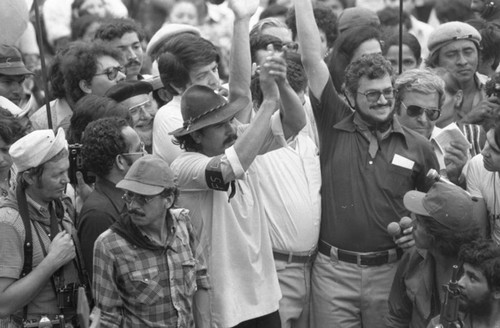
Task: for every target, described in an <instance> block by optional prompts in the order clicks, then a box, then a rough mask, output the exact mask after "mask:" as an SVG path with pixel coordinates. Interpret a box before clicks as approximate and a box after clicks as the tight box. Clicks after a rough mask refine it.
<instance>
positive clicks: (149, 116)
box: [105, 80, 158, 153]
mask: <svg viewBox="0 0 500 328" xmlns="http://www.w3.org/2000/svg"><path fill="white" fill-rule="evenodd" d="M152 92H153V86H152V85H151V83H148V82H144V81H135V80H133V81H123V82H122V83H118V84H117V85H115V86H113V87H111V88H110V89H109V90H108V91H107V92H106V94H105V96H107V97H109V98H111V99H113V100H114V101H116V102H118V103H120V104H122V105H124V106H125V107H127V108H128V111H129V113H130V116H131V117H132V127H133V128H134V130H135V131H136V132H137V133H138V134H139V136H140V137H141V140H142V142H144V144H145V145H146V150H147V151H148V153H151V152H152V149H151V148H152V145H153V119H154V117H155V115H156V112H157V111H158V107H157V105H156V102H155V101H154V99H153V96H152Z"/></svg>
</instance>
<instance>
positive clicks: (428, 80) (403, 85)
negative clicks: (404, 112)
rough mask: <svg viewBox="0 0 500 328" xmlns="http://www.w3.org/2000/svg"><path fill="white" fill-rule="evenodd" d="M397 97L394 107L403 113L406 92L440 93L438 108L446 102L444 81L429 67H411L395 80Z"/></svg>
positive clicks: (397, 111)
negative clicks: (402, 104)
mask: <svg viewBox="0 0 500 328" xmlns="http://www.w3.org/2000/svg"><path fill="white" fill-rule="evenodd" d="M394 88H395V90H396V97H395V101H394V104H395V105H394V107H395V108H396V113H398V114H400V113H401V102H402V101H403V100H404V98H405V95H406V92H418V93H422V94H432V93H435V92H436V93H437V94H438V97H439V98H438V108H441V106H442V105H443V102H444V97H445V93H444V81H443V79H442V78H440V77H439V76H438V75H437V74H436V73H434V72H432V71H430V70H427V69H418V68H416V69H411V70H408V71H406V72H403V73H402V74H401V75H400V76H398V78H397V79H396V81H395V82H394Z"/></svg>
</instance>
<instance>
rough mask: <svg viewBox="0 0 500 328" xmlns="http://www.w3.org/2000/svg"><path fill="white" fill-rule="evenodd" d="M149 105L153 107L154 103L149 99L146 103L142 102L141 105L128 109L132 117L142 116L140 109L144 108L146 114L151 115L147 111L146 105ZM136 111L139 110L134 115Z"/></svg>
mask: <svg viewBox="0 0 500 328" xmlns="http://www.w3.org/2000/svg"><path fill="white" fill-rule="evenodd" d="M148 103H149V104H151V106H152V105H153V101H152V100H151V99H148V100H146V101H143V102H141V103H140V104H137V105H134V106H132V107H130V108H129V109H128V111H129V113H130V115H132V116H133V115H136V114H140V112H141V111H140V109H141V108H142V110H143V111H145V112H146V113H150V112H149V111H148V110H147V109H146V107H145V105H146V104H148ZM136 109H137V112H135V113H132V111H135V110H136Z"/></svg>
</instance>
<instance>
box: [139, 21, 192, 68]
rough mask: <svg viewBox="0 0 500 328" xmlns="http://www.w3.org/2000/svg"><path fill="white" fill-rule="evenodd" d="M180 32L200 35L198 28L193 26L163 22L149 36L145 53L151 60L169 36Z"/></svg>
mask: <svg viewBox="0 0 500 328" xmlns="http://www.w3.org/2000/svg"><path fill="white" fill-rule="evenodd" d="M181 33H191V34H194V35H198V36H200V30H199V29H197V28H196V27H194V26H191V25H187V24H173V23H167V24H164V25H163V26H162V27H161V28H160V29H159V30H158V31H156V33H155V34H153V36H152V37H151V40H150V41H149V43H148V45H147V47H146V54H147V55H148V56H150V57H151V58H152V59H153V60H154V59H156V58H155V57H156V56H157V55H158V54H157V52H158V50H159V49H160V48H161V46H163V45H164V44H165V42H167V41H168V40H169V39H170V38H172V37H173V36H175V35H177V34H181Z"/></svg>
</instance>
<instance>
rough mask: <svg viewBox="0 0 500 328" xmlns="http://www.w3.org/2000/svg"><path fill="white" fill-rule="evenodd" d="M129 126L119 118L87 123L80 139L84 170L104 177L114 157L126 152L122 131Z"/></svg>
mask: <svg viewBox="0 0 500 328" xmlns="http://www.w3.org/2000/svg"><path fill="white" fill-rule="evenodd" d="M128 126H130V125H129V124H128V122H127V121H126V120H125V119H123V118H120V117H105V118H101V119H98V120H97V121H94V122H91V123H89V125H87V127H86V128H85V132H84V134H83V138H82V157H83V163H84V166H85V168H86V169H88V170H90V171H92V172H93V173H95V174H96V175H97V176H98V177H101V178H102V177H106V176H107V175H108V174H109V172H111V169H112V168H113V165H114V163H115V159H116V156H118V155H119V154H122V153H126V152H127V151H128V146H127V143H126V141H125V138H124V137H123V134H122V130H123V129H124V128H126V127H128Z"/></svg>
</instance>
